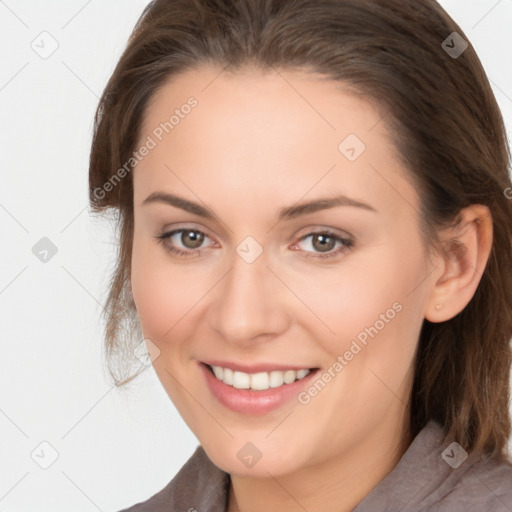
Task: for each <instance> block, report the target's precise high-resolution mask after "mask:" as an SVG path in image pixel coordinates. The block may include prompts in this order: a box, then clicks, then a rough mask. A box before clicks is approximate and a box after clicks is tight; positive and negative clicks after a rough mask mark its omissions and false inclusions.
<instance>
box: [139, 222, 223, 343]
mask: <svg viewBox="0 0 512 512" xmlns="http://www.w3.org/2000/svg"><path fill="white" fill-rule="evenodd" d="M170 258H171V257H170V256H169V255H168V254H167V253H166V251H165V250H164V249H163V248H162V247H161V246H160V245H159V244H157V243H156V242H154V241H152V240H149V241H148V240H145V239H144V238H143V237H142V236H138V235H137V232H135V234H134V244H133V253H132V266H131V283H132V284H131V286H132V293H133V299H134V302H135V305H136V308H137V314H138V316H139V319H140V323H141V326H142V329H143V332H144V335H145V336H146V337H147V338H150V339H154V340H155V342H157V343H163V342H165V341H169V340H173V339H180V337H183V336H185V335H186V332H187V331H188V330H189V329H190V328H191V326H192V325H193V324H194V318H195V317H196V316H197V314H198V313H199V311H200V309H201V298H202V297H204V295H205V294H206V292H207V291H208V289H209V288H211V287H212V285H213V283H214V282H215V279H212V275H211V271H210V272H208V271H207V270H206V269H203V270H201V269H200V268H198V267H197V266H196V265H186V264H180V265H177V264H176V263H175V262H172V261H171V259H170ZM213 277H215V276H213ZM210 283H212V284H210ZM162 348H163V347H162Z"/></svg>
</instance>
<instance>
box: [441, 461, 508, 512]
mask: <svg viewBox="0 0 512 512" xmlns="http://www.w3.org/2000/svg"><path fill="white" fill-rule="evenodd" d="M470 459H471V458H470ZM470 459H468V461H467V462H468V463H469V464H468V466H467V468H466V470H465V471H461V472H458V471H457V470H452V472H451V473H450V475H449V476H448V477H447V479H446V484H447V485H448V486H449V491H448V490H447V492H446V494H444V496H442V497H440V499H439V501H437V503H435V506H433V507H432V510H436V511H439V512H444V511H456V510H461V511H462V510H464V511H465V512H466V511H467V512H469V511H480V510H485V511H486V512H510V511H512V464H511V463H510V462H508V461H506V460H496V459H491V458H478V459H474V460H472V461H470Z"/></svg>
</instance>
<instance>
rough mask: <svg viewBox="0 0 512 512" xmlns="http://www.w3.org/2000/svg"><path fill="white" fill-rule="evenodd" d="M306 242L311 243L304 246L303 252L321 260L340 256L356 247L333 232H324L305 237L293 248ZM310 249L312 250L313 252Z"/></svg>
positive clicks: (293, 247)
mask: <svg viewBox="0 0 512 512" xmlns="http://www.w3.org/2000/svg"><path fill="white" fill-rule="evenodd" d="M306 240H309V241H307V242H306V243H304V244H303V247H302V248H301V250H304V251H305V252H308V253H310V254H307V255H306V256H307V257H311V258H320V259H325V258H334V257H336V256H339V255H340V254H341V253H343V252H346V251H347V250H350V249H351V248H352V247H353V245H354V243H353V241H352V240H350V239H348V238H342V237H341V236H339V235H337V234H336V233H333V232H332V231H329V230H323V231H316V232H313V233H309V234H307V235H306V236H303V237H302V238H301V239H300V240H299V242H297V243H296V244H294V245H293V246H292V249H295V248H296V247H298V246H299V244H300V243H303V242H305V241H306ZM299 248H300V247H299ZM309 249H312V251H311V250H309ZM334 249H336V250H334Z"/></svg>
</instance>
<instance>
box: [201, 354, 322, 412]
mask: <svg viewBox="0 0 512 512" xmlns="http://www.w3.org/2000/svg"><path fill="white" fill-rule="evenodd" d="M199 366H200V367H201V371H202V372H203V374H204V376H205V378H206V384H207V385H208V388H209V389H210V391H211V392H212V394H213V395H214V396H215V398H217V400H218V401H219V402H220V403H221V404H222V405H224V406H225V407H227V408H228V409H231V410H232V411H234V412H239V413H242V414H252V415H262V414H266V413H268V412H270V411H272V410H274V409H277V408H278V407H280V406H281V405H283V404H284V403H286V402H288V401H289V400H291V399H292V398H294V397H297V395H298V394H299V393H300V392H301V391H302V390H303V389H304V388H305V387H306V386H308V385H309V383H310V381H311V379H312V378H313V376H314V375H316V373H317V371H318V370H312V371H311V372H310V373H308V374H307V375H306V376H305V377H304V378H303V379H300V380H296V381H295V382H292V383H291V384H283V385H282V386H279V387H277V388H269V389H265V390H262V391H255V390H252V389H237V388H234V387H233V386H229V385H228V384H225V383H224V382H222V381H221V380H219V379H217V377H215V375H213V374H212V372H211V371H210V370H209V368H208V366H206V365H205V364H204V363H199Z"/></svg>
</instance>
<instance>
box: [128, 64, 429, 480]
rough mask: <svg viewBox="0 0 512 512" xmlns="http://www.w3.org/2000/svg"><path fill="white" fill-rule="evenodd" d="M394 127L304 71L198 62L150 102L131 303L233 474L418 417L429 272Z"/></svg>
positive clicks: (182, 397)
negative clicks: (418, 354)
mask: <svg viewBox="0 0 512 512" xmlns="http://www.w3.org/2000/svg"><path fill="white" fill-rule="evenodd" d="M191 97H193V99H190V98H191ZM186 105H189V106H188V107H187V106H186ZM173 115H174V118H171V116H173ZM169 120H170V121H169ZM384 121H385V119H382V116H381V114H380V113H379V112H378V111H377V109H376V108H375V107H373V106H372V105H370V104H369V103H367V102H366V101H364V100H363V99H361V98H358V97H356V96H353V95H350V94H349V93H347V92H346V91H344V90H343V88H342V85H340V83H335V82H333V81H329V80H324V79H321V77H318V76H315V75H311V74H306V73H305V72H299V71H282V72H280V73H276V72H268V73H263V72H262V71H258V70H251V69H246V70H244V71H239V72H237V73H236V74H228V73H227V72H221V70H220V69H217V68H209V67H203V68H199V69H194V70H190V71H187V72H186V73H183V74H182V75H180V76H178V77H176V78H175V79H174V80H173V81H172V82H169V83H167V84H166V85H165V86H163V87H162V88H161V89H160V90H159V91H158V93H157V94H155V95H154V97H153V98H152V101H151V102H150V104H149V105H148V107H147V110H146V113H145V118H144V123H143V127H142V130H141V132H140V140H139V147H140V146H142V145H144V144H145V145H146V147H149V148H150V149H149V150H148V151H141V152H140V153H141V154H142V153H146V155H145V156H144V158H142V159H141V161H140V162H139V163H138V164H137V165H136V167H135V169H134V170H133V180H134V220H135V227H134V238H133V253H132V268H131V273H132V291H133V297H134V301H135V304H136V307H137V311H138V315H139V318H140V322H141V326H142V330H143V333H144V336H145V338H146V339H149V340H150V341H151V343H152V344H154V345H155V346H156V347H157V348H158V350H159V356H158V357H157V358H156V359H155V360H154V362H153V365H154V368H155V371H156V373H157V375H158V378H159V379H160V381H161V383H162V385H163V386H164V388H165V390H166V391H167V393H168V395H169V397H170V398H171V399H172V401H173V403H174V404H175V406H176V407H177V409H178V411H179V412H180V414H181V415H182V417H183V418H184V420H185V421H186V423H187V424H188V426H189V427H190V429H191V430H192V431H193V433H194V434H195V435H196V436H197V438H198V439H199V441H200V443H201V444H202V446H203V447H204V449H205V451H206V452H207V454H208V455H209V457H210V458H211V459H212V460H213V462H214V463H215V464H216V465H217V466H219V467H221V468H222V469H224V470H225V471H228V472H230V473H232V474H233V473H236V474H244V475H253V476H268V474H267V471H268V472H270V473H271V474H272V475H275V476H277V475H282V474H287V473H291V472H293V471H299V470H300V469H301V468H306V467H308V466H313V465H316V464H320V463H326V462H328V461H330V460H333V459H334V458H336V457H341V456H346V457H358V456H359V454H360V453H361V452H362V451H364V450H366V451H367V450H368V449H370V450H372V449H374V450H378V447H379V446H382V445H383V443H384V444H385V443H386V442H388V440H389V439H391V438H392V437H393V436H396V433H397V432H399V431H400V429H401V428H402V426H403V425H404V423H406V421H407V419H408V417H407V410H406V407H405V404H406V403H407V401H408V397H409V392H410V389H411V385H412V378H413V374H412V371H413V370H412V369H413V362H414V355H415V350H416V345H417V340H418V336H419V331H420V328H421V324H422V322H423V318H424V312H425V305H426V301H427V297H428V291H429V286H430V283H429V280H428V279H427V276H428V273H429V267H428V264H427V261H426V258H425V254H424V250H423V245H422V238H421V234H420V230H419V217H418V211H419V198H418V194H417V192H416V191H415V189H414V188H413V187H412V186H411V184H410V183H409V182H408V180H407V179H406V175H405V171H404V169H402V168H400V166H399V163H398V161H397V159H396V157H395V154H394V148H393V146H392V145H391V142H390V138H389V133H388V132H387V131H386V128H385V122H384ZM166 122H167V125H166V124H165V123H166ZM158 237H161V238H158ZM212 371H213V372H215V373H217V377H216V376H215V375H214V374H213V373H212ZM219 379H222V380H219ZM247 386H250V387H249V389H247ZM253 388H255V389H253ZM265 388H266V389H265ZM259 457H261V461H262V462H263V463H260V462H259V461H258V458H259Z"/></svg>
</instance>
